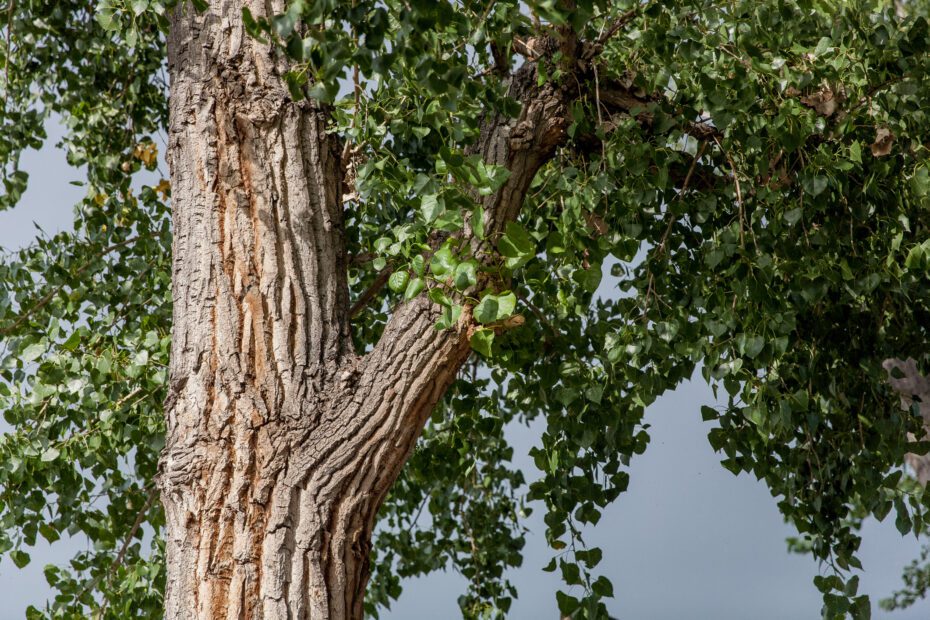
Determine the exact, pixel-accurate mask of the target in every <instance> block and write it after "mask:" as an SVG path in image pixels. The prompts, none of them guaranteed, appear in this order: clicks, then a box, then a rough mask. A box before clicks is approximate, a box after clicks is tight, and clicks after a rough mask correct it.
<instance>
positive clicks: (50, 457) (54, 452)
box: [41, 446, 61, 463]
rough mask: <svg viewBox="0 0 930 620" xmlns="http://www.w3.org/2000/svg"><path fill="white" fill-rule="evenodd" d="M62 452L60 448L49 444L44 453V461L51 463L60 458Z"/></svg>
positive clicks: (42, 458)
mask: <svg viewBox="0 0 930 620" xmlns="http://www.w3.org/2000/svg"><path fill="white" fill-rule="evenodd" d="M59 454H61V451H60V450H58V448H55V447H53V446H49V447H48V449H47V450H45V452H43V453H42V457H41V460H42V462H43V463H49V462H51V461H54V460H55V459H57V458H58V455H59Z"/></svg>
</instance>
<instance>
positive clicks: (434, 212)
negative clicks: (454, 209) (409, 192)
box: [420, 194, 446, 224]
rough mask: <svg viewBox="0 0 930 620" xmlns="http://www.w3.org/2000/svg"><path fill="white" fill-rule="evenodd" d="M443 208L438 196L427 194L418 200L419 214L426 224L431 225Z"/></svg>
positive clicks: (443, 205)
mask: <svg viewBox="0 0 930 620" xmlns="http://www.w3.org/2000/svg"><path fill="white" fill-rule="evenodd" d="M445 208H446V207H445V204H444V203H443V201H441V200H440V199H439V195H438V194H427V195H425V196H423V197H422V198H420V213H421V214H422V215H423V219H424V220H426V223H427V224H432V223H433V222H434V221H435V220H436V218H437V217H439V214H440V213H442V212H443V211H445Z"/></svg>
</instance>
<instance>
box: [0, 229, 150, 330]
mask: <svg viewBox="0 0 930 620" xmlns="http://www.w3.org/2000/svg"><path fill="white" fill-rule="evenodd" d="M138 239H139V236H138V235H137V236H135V237H129V238H128V239H126V240H125V241H120V242H119V243H114V244H113V245H111V246H107V247H105V248H103V249H102V250H100V251H99V252H97V254H95V255H94V257H93V259H92V260H89V261H87V262H86V263H84V264H83V265H81V267H80V268H79V269H78V270H77V271H75V272H74V276H75V277H77V276H79V275H81V274H82V273H84V272H85V271H87V270H88V269H90V267H91V265H93V263H94V261H95V260H97V259H98V258H100V257H102V256H106V255H107V254H109V253H110V252H112V251H113V250H117V249H119V248H121V247H124V246H127V245H129V244H130V243H133V242H135V241H137V240H138ZM66 284H67V282H62V283H61V284H59V285H58V286H56V287H55V289H54V290H52V291H49V292H48V293H46V294H45V295H44V296H43V297H42V299H40V300H39V301H38V302H36V304H35V305H34V306H33V307H32V308H30V309H29V310H27V311H26V312H25V313H23V314H21V315H20V317H19V318H18V319H16V321H15V322H14V323H13V324H12V325H10V326H9V327H4V328H2V329H0V336H6V335H8V334H10V333H11V332H13V331H15V330H16V328H17V327H19V326H20V325H22V324H23V323H24V322H25V321H26V320H28V319H29V317H31V316H32V315H33V314H35V313H36V312H37V311H39V310H41V309H42V308H43V307H45V305H46V304H48V302H50V301H51V300H52V299H54V298H55V295H57V294H58V293H60V292H61V290H62V289H63V288H64V287H65V285H66Z"/></svg>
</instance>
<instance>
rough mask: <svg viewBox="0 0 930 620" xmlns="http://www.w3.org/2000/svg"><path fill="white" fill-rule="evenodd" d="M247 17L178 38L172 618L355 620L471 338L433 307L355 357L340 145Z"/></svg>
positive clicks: (226, 6)
mask: <svg viewBox="0 0 930 620" xmlns="http://www.w3.org/2000/svg"><path fill="white" fill-rule="evenodd" d="M250 4H252V6H250V8H251V10H252V11H253V13H255V14H257V15H261V14H262V13H263V12H264V10H263V9H264V4H261V3H250ZM282 8H283V7H274V9H279V10H280V9H282ZM241 9H242V3H241V2H233V1H228V0H227V1H224V2H214V3H213V6H212V7H211V8H210V10H209V11H207V12H205V13H203V14H196V13H194V12H193V11H191V10H190V9H187V10H185V9H184V8H181V9H179V10H177V11H175V13H174V14H173V16H172V24H171V25H172V28H171V36H170V39H169V71H170V74H171V102H170V106H171V121H170V136H169V140H170V143H169V157H170V165H171V183H172V190H173V209H174V213H173V220H174V248H173V252H174V263H173V265H174V268H173V278H174V323H173V332H172V342H173V348H172V356H171V368H170V380H171V394H170V396H169V400H168V403H167V404H166V415H167V419H168V438H167V445H166V449H165V452H164V455H163V459H162V472H161V474H160V484H161V488H162V501H163V503H164V505H165V510H166V517H167V531H166V535H167V554H168V579H167V591H166V610H165V617H166V618H168V619H170V620H182V619H183V620H190V619H191V618H204V619H206V618H265V619H268V620H272V619H277V618H292V619H300V618H314V619H316V618H359V617H361V615H362V603H363V596H364V591H365V585H366V580H367V576H368V550H369V547H370V536H371V529H372V524H373V520H374V516H375V512H376V511H377V509H378V506H379V505H380V503H381V501H382V499H383V498H384V495H385V493H386V492H387V490H388V488H389V486H390V484H391V483H392V482H393V481H394V479H395V478H396V477H397V475H398V472H399V471H400V468H401V466H402V464H403V463H404V461H405V460H406V459H407V456H408V454H409V452H410V450H411V449H412V447H413V445H414V442H415V441H416V439H417V437H418V435H419V433H420V431H421V429H422V428H423V425H424V424H425V422H426V418H427V417H428V416H429V414H430V412H431V410H432V408H433V406H434V405H435V403H436V401H437V400H438V399H439V398H440V397H441V395H442V393H443V392H444V391H445V389H446V388H447V387H448V385H449V384H450V383H451V381H452V380H453V379H454V376H455V374H456V372H457V371H458V368H459V367H460V366H461V364H462V363H463V362H464V360H465V358H466V357H467V355H468V353H469V347H468V340H467V334H466V331H465V329H464V328H460V329H454V330H447V331H445V332H443V333H442V334H438V333H435V330H433V329H432V324H433V323H434V322H435V320H436V315H435V311H434V310H433V309H432V308H431V307H430V305H429V304H428V302H426V301H425V300H422V299H421V300H417V301H415V302H413V303H410V304H407V305H406V306H405V307H403V308H401V309H400V310H399V311H398V316H397V317H396V320H394V321H392V323H391V325H389V326H388V328H387V330H386V331H387V333H386V334H385V337H384V338H383V339H382V341H381V344H379V345H378V346H377V347H375V349H374V350H373V351H371V352H370V353H369V354H367V355H366V356H364V357H359V356H357V355H356V354H355V353H354V352H353V349H352V342H351V338H350V333H349V324H348V314H347V308H348V292H347V286H346V275H345V274H346V270H345V252H344V242H343V232H342V206H341V203H340V189H341V175H340V161H339V149H338V144H336V142H335V141H334V139H333V138H331V137H329V136H327V135H326V134H325V132H324V129H325V123H326V116H325V115H324V113H323V112H322V111H321V110H320V108H319V107H318V106H316V105H314V104H312V103H311V102H306V101H304V102H294V101H292V100H291V99H290V97H289V95H288V92H287V90H286V88H285V87H284V86H283V84H282V81H281V79H280V73H281V71H282V69H283V67H282V65H281V62H280V61H279V60H276V58H275V55H274V54H273V53H272V52H271V51H270V50H269V49H268V48H267V47H265V46H263V45H260V44H258V43H256V42H255V41H253V40H251V39H249V37H248V36H247V35H246V34H245V33H244V31H243V29H242V25H241V23H240V16H241ZM424 333H425V334H431V336H430V338H428V339H423V338H422V337H421V335H422V334H424Z"/></svg>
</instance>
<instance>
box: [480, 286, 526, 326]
mask: <svg viewBox="0 0 930 620" xmlns="http://www.w3.org/2000/svg"><path fill="white" fill-rule="evenodd" d="M516 305H517V298H516V296H515V295H514V294H513V293H510V292H508V293H504V294H501V295H485V296H484V298H483V299H482V300H481V301H480V302H479V303H478V305H477V306H475V311H474V317H475V320H476V321H478V322H479V323H485V324H487V323H494V322H496V321H500V320H501V319H506V318H507V317H509V316H510V315H511V314H513V310H514V308H515V307H516Z"/></svg>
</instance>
